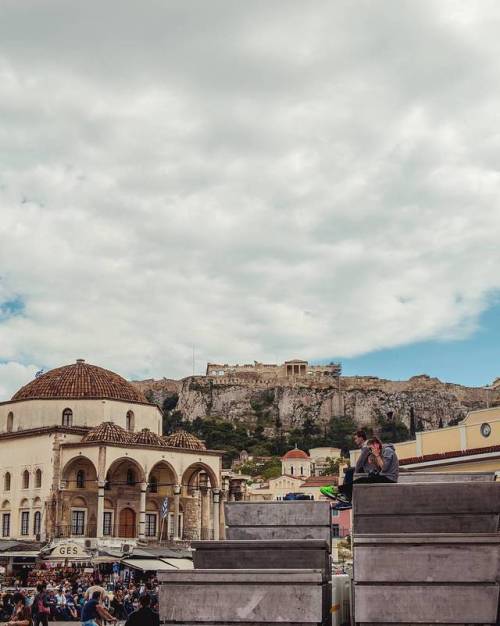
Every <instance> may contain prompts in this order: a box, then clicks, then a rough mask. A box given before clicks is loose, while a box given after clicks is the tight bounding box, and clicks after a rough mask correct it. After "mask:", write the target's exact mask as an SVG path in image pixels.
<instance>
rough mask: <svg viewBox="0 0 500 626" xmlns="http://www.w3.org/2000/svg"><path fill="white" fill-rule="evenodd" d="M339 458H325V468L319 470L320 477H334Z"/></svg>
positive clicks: (337, 470)
mask: <svg viewBox="0 0 500 626" xmlns="http://www.w3.org/2000/svg"><path fill="white" fill-rule="evenodd" d="M340 461H341V459H340V458H337V459H332V458H331V457H329V456H328V457H326V464H325V467H324V468H323V469H322V470H321V476H336V475H337V474H338V473H339V465H340Z"/></svg>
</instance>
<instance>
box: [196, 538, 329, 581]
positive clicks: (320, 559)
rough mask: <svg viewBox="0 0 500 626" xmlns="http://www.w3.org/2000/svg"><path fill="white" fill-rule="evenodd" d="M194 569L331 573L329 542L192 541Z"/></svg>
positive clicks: (327, 574) (324, 576)
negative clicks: (303, 570)
mask: <svg viewBox="0 0 500 626" xmlns="http://www.w3.org/2000/svg"><path fill="white" fill-rule="evenodd" d="M191 545H192V547H193V548H194V549H195V552H194V554H193V562H194V567H195V569H320V570H321V571H322V575H323V579H324V580H326V579H327V578H330V577H331V565H330V555H329V544H328V542H327V541H317V540H288V541H283V540H280V541H266V540H260V541H195V542H193V543H192V544H191Z"/></svg>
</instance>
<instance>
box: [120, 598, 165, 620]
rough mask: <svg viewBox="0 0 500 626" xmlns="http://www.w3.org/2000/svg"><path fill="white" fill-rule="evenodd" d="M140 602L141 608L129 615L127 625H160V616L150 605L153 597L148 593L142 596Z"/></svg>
mask: <svg viewBox="0 0 500 626" xmlns="http://www.w3.org/2000/svg"><path fill="white" fill-rule="evenodd" d="M139 604H140V605H141V606H140V608H138V609H137V611H134V612H133V613H131V614H130V615H129V616H128V619H127V621H126V622H125V626H160V616H159V615H158V613H155V612H154V611H153V610H152V609H151V608H150V606H149V605H150V604H151V597H150V596H148V595H144V596H141V597H140V598H139Z"/></svg>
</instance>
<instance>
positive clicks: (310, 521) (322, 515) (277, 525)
mask: <svg viewBox="0 0 500 626" xmlns="http://www.w3.org/2000/svg"><path fill="white" fill-rule="evenodd" d="M224 510H225V519H226V525H227V528H226V539H230V540H236V541H243V540H259V539H261V540H282V539H283V540H285V539H286V540H289V539H296V540H298V539H316V540H323V541H328V545H329V546H330V549H331V506H330V503H329V502H314V501H310V500H304V501H300V500H299V501H289V502H288V501H284V502H228V503H226V504H225V509H224Z"/></svg>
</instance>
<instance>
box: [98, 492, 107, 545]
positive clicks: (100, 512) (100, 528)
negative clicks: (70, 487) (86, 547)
mask: <svg viewBox="0 0 500 626" xmlns="http://www.w3.org/2000/svg"><path fill="white" fill-rule="evenodd" d="M105 485H106V481H105V480H98V481H97V533H96V537H97V538H98V539H102V538H103V536H104V486H105Z"/></svg>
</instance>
